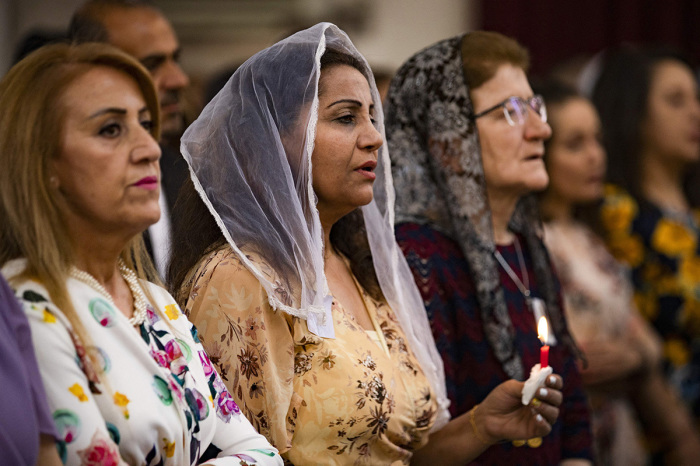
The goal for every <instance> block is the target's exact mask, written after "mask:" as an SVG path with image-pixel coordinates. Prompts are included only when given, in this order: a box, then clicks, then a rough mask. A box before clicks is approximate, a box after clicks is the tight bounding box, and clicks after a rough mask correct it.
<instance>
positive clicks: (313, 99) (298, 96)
mask: <svg viewBox="0 0 700 466" xmlns="http://www.w3.org/2000/svg"><path fill="white" fill-rule="evenodd" d="M382 143H383V115H382V111H381V104H380V100H379V97H378V93H377V90H376V86H375V84H374V80H373V79H372V76H371V72H370V69H369V66H368V65H367V62H366V61H365V60H364V58H363V57H362V56H361V55H360V54H359V52H358V51H357V50H356V49H355V47H354V46H353V45H352V43H351V42H350V40H349V39H348V38H347V36H346V35H345V34H344V33H343V32H342V31H340V30H339V29H338V28H337V27H335V26H334V25H332V24H329V23H322V24H319V25H316V26H314V27H312V28H310V29H308V30H305V31H302V32H299V33H297V34H295V35H293V36H291V37H289V38H287V39H285V40H284V41H282V42H279V43H278V44H275V45H274V46H272V47H270V48H268V49H266V50H264V51H262V52H260V53H258V54H256V55H255V56H254V57H253V58H251V59H250V60H248V61H247V62H246V63H244V64H243V65H242V66H241V67H240V68H239V69H238V70H237V71H236V73H235V74H234V75H233V77H232V78H231V80H230V81H229V82H228V83H227V85H226V86H225V87H224V89H223V90H222V91H221V92H220V93H219V94H218V95H217V96H216V97H215V98H214V99H213V100H212V102H210V103H209V105H208V106H207V107H206V108H205V109H204V111H203V112H202V115H201V116H200V117H199V119H198V120H197V121H196V122H195V123H194V124H193V125H192V126H191V127H190V128H189V129H188V130H187V131H186V132H185V135H184V136H183V143H182V152H183V155H184V156H185V158H186V160H187V161H188V163H189V164H190V168H191V172H192V180H193V185H190V186H186V187H185V188H184V189H183V192H182V193H181V196H180V200H179V201H178V204H179V206H178V207H177V208H176V211H175V215H176V216H177V217H178V218H179V224H180V228H178V229H177V231H176V235H175V242H174V245H175V247H176V248H177V250H178V254H177V258H176V260H175V261H174V262H173V264H172V265H171V270H170V281H171V286H172V287H173V289H174V290H175V291H176V293H177V294H178V300H179V302H180V303H182V304H183V306H184V308H185V309H186V311H185V312H187V313H188V314H189V316H190V319H191V320H192V321H193V322H194V323H195V325H197V326H198V328H199V331H200V337H201V338H202V340H203V342H204V345H205V347H206V348H208V350H209V352H210V356H211V358H212V361H213V362H214V363H215V364H216V366H217V367H218V368H219V370H220V372H221V374H222V377H223V378H224V381H225V383H226V384H227V386H228V387H229V388H230V389H231V390H232V393H233V394H234V398H235V399H236V400H237V401H239V402H240V406H241V409H242V411H243V412H244V414H246V416H248V418H249V419H250V420H251V422H252V423H253V425H254V426H255V427H256V428H257V429H258V430H259V431H260V432H261V433H263V434H264V435H265V436H267V437H268V439H269V440H270V441H271V442H272V443H273V444H274V445H277V446H278V447H279V449H280V451H281V452H282V453H283V457H284V458H285V459H286V460H288V461H290V462H292V463H295V464H309V463H312V462H313V463H323V464H331V463H341V464H346V463H350V462H354V461H366V462H372V463H373V464H383V463H393V462H396V461H400V462H404V463H408V462H409V461H411V459H412V457H413V452H414V451H415V450H417V449H419V448H421V447H424V446H426V443H427V441H428V434H429V433H430V432H431V431H433V432H435V433H434V434H432V435H431V436H430V440H431V441H430V442H429V443H428V447H430V446H434V447H435V448H434V449H432V451H433V452H438V450H437V449H438V448H439V447H440V446H446V445H447V444H440V442H439V441H440V439H443V440H444V439H447V440H448V441H449V440H450V439H451V440H452V441H453V442H454V443H453V444H452V445H453V446H455V448H453V449H454V450H456V451H457V452H456V455H457V456H456V457H455V458H456V460H457V461H459V462H463V461H465V460H467V459H470V458H473V457H475V456H476V455H478V454H479V453H480V452H481V451H482V450H483V449H484V448H485V445H486V443H488V442H492V441H495V440H498V439H500V438H501V435H503V436H508V435H515V436H516V437H517V436H518V435H522V434H523V432H540V433H546V432H548V430H549V428H550V423H552V422H553V421H554V419H555V418H556V408H555V407H554V406H552V405H557V404H558V403H559V402H560V399H561V396H560V395H561V394H560V393H559V392H558V391H557V390H551V391H550V395H549V396H548V397H545V400H546V401H548V402H549V403H544V404H543V405H542V406H541V408H540V409H539V411H538V412H537V413H533V412H532V411H530V408H529V407H526V408H522V409H520V408H519V407H518V406H519V405H518V404H519V394H520V389H521V388H522V387H521V384H519V383H517V382H514V381H512V383H510V384H504V386H502V387H500V389H499V390H495V391H494V394H493V396H490V397H489V398H487V400H485V401H484V406H485V408H484V410H483V413H480V414H479V417H478V418H477V419H476V420H475V419H473V418H472V420H471V421H472V422H473V423H474V424H473V425H476V423H477V422H486V421H488V422H489V423H490V426H496V425H497V426H496V427H494V428H493V429H487V430H484V431H482V432H479V431H478V430H474V429H472V428H471V427H469V426H468V425H466V424H468V423H469V422H470V420H469V419H467V418H464V419H460V420H459V421H458V422H456V423H455V422H452V423H450V424H449V426H451V427H449V428H443V429H441V430H440V428H442V427H443V426H445V425H446V424H447V421H448V419H449V415H448V414H447V410H446V408H447V402H446V396H445V387H444V375H443V370H442V363H441V360H440V357H439V355H438V353H437V351H436V349H435V346H434V343H433V340H432V337H431V335H430V328H429V325H428V322H427V319H426V317H425V310H424V308H423V304H422V301H421V298H420V294H419V293H418V290H417V289H416V287H415V285H414V283H413V279H412V276H411V274H410V271H409V269H408V267H407V265H406V263H405V261H404V259H403V256H402V254H401V252H400V250H399V249H398V246H397V244H396V242H395V240H394V237H393V213H392V212H393V188H392V184H391V178H390V170H389V162H388V153H387V151H386V149H385V147H384V146H382ZM312 161H313V169H312V164H311V162H312ZM195 189H196V192H195ZM200 198H201V200H200ZM202 201H203V203H202ZM358 207H359V209H358ZM558 382H560V379H557V383H558ZM540 412H541V415H539V414H538V413H540ZM489 416H491V417H489ZM543 416H544V417H543ZM438 431H439V432H438ZM518 438H519V437H518ZM433 439H435V442H433ZM481 442H486V443H483V444H482V443H481ZM428 447H426V448H423V449H422V450H421V451H424V452H426V453H428V454H429V453H430V452H431V448H428ZM457 447H458V448H457ZM440 453H441V454H443V453H442V452H440ZM444 454H447V453H444ZM434 457H435V454H433V458H434ZM441 459H442V457H441Z"/></svg>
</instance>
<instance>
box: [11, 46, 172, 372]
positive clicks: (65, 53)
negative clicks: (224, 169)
mask: <svg viewBox="0 0 700 466" xmlns="http://www.w3.org/2000/svg"><path fill="white" fill-rule="evenodd" d="M96 67H108V68H112V69H116V70H118V71H120V72H122V73H124V74H126V75H128V76H130V77H131V78H133V79H134V80H135V81H136V83H137V84H138V87H139V89H140V91H141V93H142V94H143V98H144V100H145V101H146V106H147V108H148V110H149V111H150V113H151V116H152V118H153V122H154V125H153V128H152V130H151V134H152V136H153V137H154V138H155V139H156V140H158V136H159V133H160V124H159V123H158V121H159V114H160V107H159V105H158V96H157V93H156V90H155V88H154V86H153V83H152V81H151V78H150V76H149V74H148V71H146V69H145V68H143V66H141V64H139V63H138V62H137V61H136V60H134V59H133V58H131V57H130V56H128V55H127V54H125V53H123V52H121V51H119V50H117V49H116V48H114V47H112V46H110V45H106V44H97V43H91V44H83V45H68V44H55V45H49V46H46V47H43V48H41V49H39V50H37V51H35V52H33V53H32V54H30V55H28V56H27V57H26V58H24V59H23V60H22V61H20V62H19V63H18V64H16V65H15V66H14V67H13V68H12V69H11V70H10V71H9V72H8V73H7V75H6V76H5V77H4V78H3V79H2V81H0V109H2V111H1V112H0V166H1V167H2V169H0V218H1V219H2V221H1V222H0V265H4V264H5V263H6V262H7V261H9V260H12V259H17V258H24V259H26V261H27V267H26V269H25V271H24V272H23V273H22V274H21V275H20V276H18V277H15V280H21V279H25V278H32V279H37V280H38V281H39V282H41V283H42V284H43V285H44V286H45V288H46V290H47V291H48V293H49V297H50V299H51V301H52V302H53V303H54V304H56V306H57V307H58V308H59V309H61V311H62V312H63V313H64V314H65V316H66V317H67V318H68V320H69V321H70V323H71V324H72V326H73V329H74V331H75V332H76V333H77V335H78V337H79V338H80V339H81V340H82V342H83V344H85V345H87V344H88V342H90V339H89V337H88V335H87V334H86V332H85V329H84V327H83V325H82V324H81V322H80V319H79V318H78V316H77V313H76V311H75V308H74V307H73V304H72V302H71V299H70V296H69V294H68V290H67V289H66V280H67V278H68V276H69V272H70V268H71V266H72V264H73V262H74V251H73V250H72V246H71V244H72V243H71V241H70V238H69V233H68V228H67V225H66V223H65V220H64V218H63V215H62V211H61V209H60V207H59V205H58V203H57V201H56V199H55V198H54V196H53V194H52V191H51V188H50V184H49V177H50V170H49V167H50V164H51V162H52V160H54V159H55V158H56V157H58V156H59V151H60V146H61V144H60V143H61V137H62V134H63V122H64V121H65V116H66V115H67V114H68V112H69V111H70V108H69V106H68V105H65V104H64V103H63V101H62V96H63V95H64V93H65V91H66V89H67V88H68V87H69V86H70V85H71V84H72V83H73V82H75V81H76V80H77V79H78V78H80V77H81V76H83V75H84V74H85V73H87V72H88V71H90V70H92V69H94V68H96ZM121 258H122V259H123V260H124V262H125V263H126V264H127V265H128V266H129V267H132V268H134V269H136V271H137V274H138V275H139V277H140V278H143V279H146V280H149V281H154V282H156V283H158V282H159V280H158V274H157V272H156V271H155V268H154V266H153V263H152V262H151V259H150V258H149V257H148V254H147V253H146V250H145V247H144V243H143V239H142V237H141V235H138V236H136V237H135V238H133V239H132V240H131V241H130V242H129V243H128V244H127V246H126V247H125V248H124V249H123V250H122V252H121ZM144 292H146V294H147V296H148V290H144ZM148 297H149V298H150V296H148ZM96 367H98V366H96Z"/></svg>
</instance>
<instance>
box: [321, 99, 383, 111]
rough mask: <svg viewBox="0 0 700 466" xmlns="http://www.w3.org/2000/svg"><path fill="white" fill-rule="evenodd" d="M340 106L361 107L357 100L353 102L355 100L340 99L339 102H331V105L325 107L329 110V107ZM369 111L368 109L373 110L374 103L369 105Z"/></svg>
mask: <svg viewBox="0 0 700 466" xmlns="http://www.w3.org/2000/svg"><path fill="white" fill-rule="evenodd" d="M340 104H351V105H353V106H355V107H362V102H360V101H359V100H355V99H340V100H336V101H335V102H333V103H332V104H330V105H328V107H326V108H331V107H334V106H336V105H340ZM369 109H370V110H374V102H372V103H371V104H369Z"/></svg>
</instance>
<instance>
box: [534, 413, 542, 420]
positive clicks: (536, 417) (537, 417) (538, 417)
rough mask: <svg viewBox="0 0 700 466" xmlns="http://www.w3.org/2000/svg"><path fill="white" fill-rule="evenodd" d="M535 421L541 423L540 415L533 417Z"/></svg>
mask: <svg viewBox="0 0 700 466" xmlns="http://www.w3.org/2000/svg"><path fill="white" fill-rule="evenodd" d="M535 419H537V422H542V419H543V417H542V415H541V414H538V415H537V416H535Z"/></svg>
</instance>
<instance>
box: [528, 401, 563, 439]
mask: <svg viewBox="0 0 700 466" xmlns="http://www.w3.org/2000/svg"><path fill="white" fill-rule="evenodd" d="M542 406H544V405H542ZM542 406H541V407H540V408H542ZM540 408H538V409H540ZM549 408H550V409H555V410H557V413H556V414H557V415H556V416H554V420H556V418H557V416H558V411H559V410H558V409H557V408H554V407H551V406H550V407H549ZM551 414H553V413H551V412H548V413H547V415H546V416H545V415H544V414H540V413H537V414H535V415H534V421H535V429H534V433H533V437H534V436H542V437H543V436H545V435H547V434H549V432H551V430H552V423H553V421H551V422H550V420H549V419H548V417H549V416H550V415H551Z"/></svg>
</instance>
